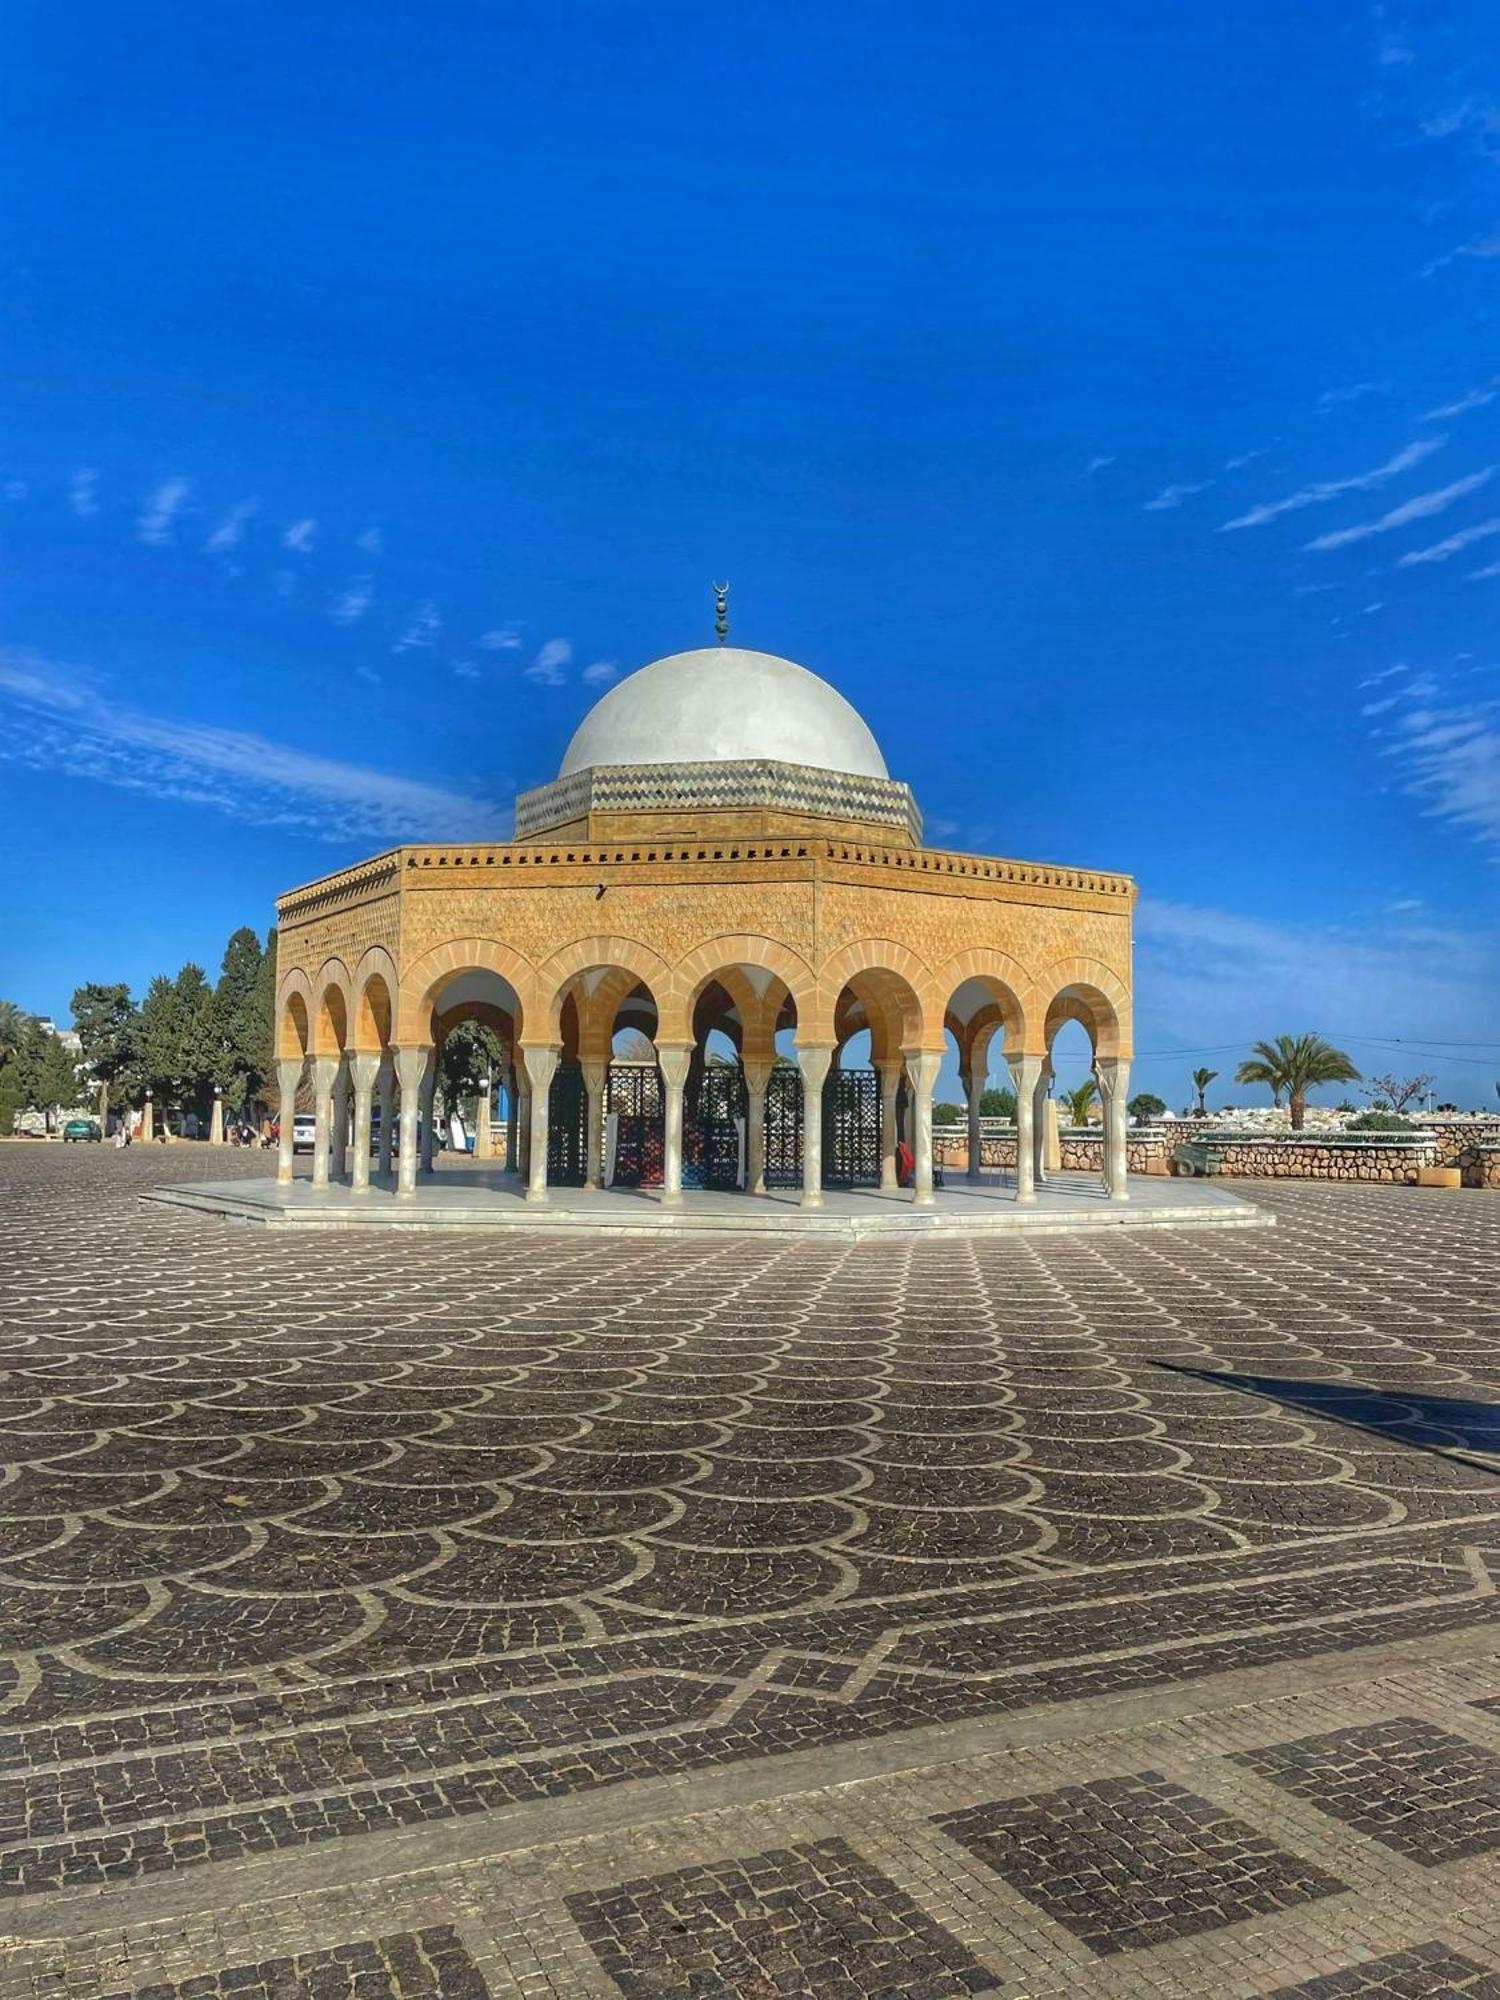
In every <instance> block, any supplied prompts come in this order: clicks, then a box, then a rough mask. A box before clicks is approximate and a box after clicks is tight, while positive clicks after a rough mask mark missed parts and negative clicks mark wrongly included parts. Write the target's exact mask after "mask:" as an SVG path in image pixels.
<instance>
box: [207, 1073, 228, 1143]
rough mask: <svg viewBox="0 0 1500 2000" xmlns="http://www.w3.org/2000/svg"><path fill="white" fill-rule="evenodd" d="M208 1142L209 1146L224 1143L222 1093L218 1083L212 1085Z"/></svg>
mask: <svg viewBox="0 0 1500 2000" xmlns="http://www.w3.org/2000/svg"><path fill="white" fill-rule="evenodd" d="M208 1143H209V1145H210V1146H222V1145H223V1143H224V1093H223V1091H222V1090H221V1089H220V1088H219V1086H218V1084H215V1085H214V1115H213V1117H212V1119H210V1121H209V1127H208Z"/></svg>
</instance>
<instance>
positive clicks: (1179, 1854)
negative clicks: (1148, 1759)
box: [937, 1771, 1345, 1955]
mask: <svg viewBox="0 0 1500 2000" xmlns="http://www.w3.org/2000/svg"><path fill="white" fill-rule="evenodd" d="M937 1824H938V1825H939V1826H940V1827H941V1828H942V1829H943V1831H944V1832H945V1833H947V1834H948V1835H949V1836H950V1837H951V1838H952V1839H954V1840H956V1841H958V1842H959V1843H960V1845H962V1846H964V1847H967V1848H969V1849H971V1850H972V1851H973V1852H974V1853H975V1854H977V1855H978V1856H979V1857H980V1859H981V1860H983V1861H984V1862H985V1863H987V1864H988V1866H989V1867H991V1868H993V1869H994V1870H995V1872H996V1873H997V1874H999V1875H1002V1876H1003V1877H1004V1878H1005V1880H1006V1881H1007V1882H1009V1883H1011V1884H1012V1885H1013V1886H1014V1887H1015V1888H1017V1889H1019V1890H1020V1891H1021V1893H1022V1894H1023V1895H1024V1896H1027V1897H1029V1898H1030V1900H1031V1901H1032V1902H1034V1903H1036V1904H1037V1905H1038V1906H1039V1907H1040V1908H1041V1909H1043V1910H1045V1911H1046V1913H1047V1915H1048V1916H1049V1917H1052V1918H1055V1919H1056V1921H1057V1922H1058V1923H1061V1924H1065V1925H1066V1926H1067V1927H1068V1929H1069V1930H1071V1931H1073V1932H1075V1933H1076V1934H1077V1936H1079V1937H1081V1938H1082V1939H1083V1941H1084V1943H1085V1944H1086V1945H1088V1946H1089V1948H1090V1949H1091V1950H1092V1951H1096V1952H1098V1953H1100V1954H1101V1955H1104V1954H1107V1953H1111V1952H1119V1951H1134V1950H1139V1949H1141V1948H1142V1947H1145V1946H1150V1945H1157V1944H1163V1943H1165V1942H1167V1941H1168V1940H1170V1939H1172V1938H1179V1937H1189V1936H1192V1935H1193V1934H1195V1933H1196V1932H1200V1931H1212V1930H1222V1929H1223V1928H1224V1927H1225V1926H1226V1925H1228V1924H1236V1923H1241V1922H1243V1921H1244V1920H1245V1919H1246V1918H1249V1917H1255V1916H1263V1915H1264V1914H1265V1913H1266V1912H1268V1911H1272V1910H1284V1909H1290V1908H1292V1907H1294V1906H1295V1905H1296V1904H1298V1903H1305V1902H1309V1901H1311V1900H1313V1899H1314V1898H1316V1897H1320V1896H1332V1895H1337V1894H1338V1893H1339V1892H1340V1891H1341V1890H1342V1889H1343V1888H1344V1887H1345V1885H1344V1883H1342V1882H1340V1881H1338V1880H1337V1879H1336V1878H1335V1877H1334V1876H1332V1875H1330V1874H1328V1873H1327V1872H1326V1871H1325V1870H1324V1869H1321V1868H1316V1867H1314V1866H1313V1865H1312V1864H1311V1863H1310V1862H1307V1861H1303V1860H1301V1859H1299V1858H1298V1857H1297V1856H1295V1855H1291V1854H1286V1853H1283V1852H1282V1851H1281V1850H1280V1849H1279V1848H1277V1847H1276V1846H1274V1845H1273V1843H1272V1842H1271V1841H1270V1840H1268V1839H1266V1837H1265V1836H1264V1835H1263V1834H1261V1833H1258V1832H1257V1831H1256V1830H1255V1828H1254V1827H1251V1826H1246V1825H1245V1824H1244V1823H1243V1822H1242V1821H1240V1820H1237V1819H1234V1818H1232V1817H1230V1816H1229V1815H1228V1814H1226V1813H1225V1812H1223V1811H1222V1810H1221V1809H1220V1808H1219V1807H1217V1806H1215V1805H1211V1804H1210V1803H1209V1802H1208V1800H1206V1799H1200V1798H1195V1797H1194V1796H1193V1795H1192V1793H1190V1792H1187V1791H1184V1790H1183V1789H1182V1787H1181V1786H1179V1785H1174V1784H1172V1783H1170V1782H1169V1781H1168V1780H1167V1779H1165V1778H1163V1777H1162V1776H1161V1774H1160V1773H1159V1772H1156V1771H1142V1772H1140V1773H1138V1774H1136V1775H1134V1776H1131V1777H1126V1778H1102V1779H1099V1780H1097V1781H1095V1782H1094V1783H1092V1784H1088V1785H1066V1786H1063V1787H1062V1788H1061V1789H1060V1790H1058V1791H1054V1792H1039V1793H1034V1794H1031V1795H1030V1796H1025V1797H1020V1798H1013V1799H1000V1800H996V1801H994V1802H993V1803H988V1804H984V1805H977V1806H971V1807H969V1808H968V1809H967V1810H966V1811H964V1812H959V1813H952V1814H948V1815H946V1816H944V1817H942V1818H940V1819H939V1820H938V1821H937Z"/></svg>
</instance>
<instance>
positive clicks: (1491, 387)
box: [1422, 375, 1500, 424]
mask: <svg viewBox="0 0 1500 2000" xmlns="http://www.w3.org/2000/svg"><path fill="white" fill-rule="evenodd" d="M1497 396H1500V375H1492V376H1491V377H1490V379H1489V381H1488V382H1481V383H1480V385H1479V387H1478V388H1477V389H1471V390H1470V391H1469V392H1468V394H1467V395H1466V396H1460V397H1459V398H1458V400H1457V401H1456V402H1453V403H1442V404H1440V405H1439V406H1438V408H1437V409H1435V410H1426V411H1424V412H1423V416H1422V421H1423V423H1424V424H1435V423H1443V422H1446V421H1447V419H1448V418H1449V417H1462V416H1466V415H1467V414H1468V412H1469V411H1470V410H1481V409H1483V408H1484V406H1485V404H1486V403H1493V402H1494V400H1495V398H1496V397H1497Z"/></svg>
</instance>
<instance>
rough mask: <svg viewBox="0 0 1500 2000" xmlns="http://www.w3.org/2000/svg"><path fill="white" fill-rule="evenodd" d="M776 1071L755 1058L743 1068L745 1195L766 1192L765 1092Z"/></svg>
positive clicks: (744, 1064)
mask: <svg viewBox="0 0 1500 2000" xmlns="http://www.w3.org/2000/svg"><path fill="white" fill-rule="evenodd" d="M775 1067H776V1065H775V1063H774V1062H771V1061H769V1060H767V1061H764V1062H757V1061H755V1059H754V1058H753V1057H752V1058H751V1060H750V1061H749V1062H741V1064H740V1068H741V1070H742V1071H743V1072H744V1077H745V1192H746V1194H764V1193H765V1191H766V1092H767V1090H768V1089H769V1088H770V1084H771V1072H772V1070H773V1069H774V1068H775Z"/></svg>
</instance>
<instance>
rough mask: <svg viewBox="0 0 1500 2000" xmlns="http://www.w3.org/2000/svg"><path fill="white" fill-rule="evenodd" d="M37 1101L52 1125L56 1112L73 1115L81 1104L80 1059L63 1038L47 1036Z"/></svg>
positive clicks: (38, 1080) (38, 1083)
mask: <svg viewBox="0 0 1500 2000" xmlns="http://www.w3.org/2000/svg"><path fill="white" fill-rule="evenodd" d="M37 1097H38V1100H39V1102H40V1107H41V1109H42V1110H43V1111H45V1112H46V1114H47V1118H48V1121H49V1123H50V1121H51V1118H52V1114H53V1113H54V1112H55V1111H72V1110H73V1109H74V1108H75V1106H76V1105H77V1103H78V1059H77V1057H76V1056H75V1055H74V1054H73V1053H72V1051H71V1050H70V1049H69V1048H68V1047H67V1045H66V1043H65V1042H64V1041H63V1039H62V1037H61V1035H48V1037H47V1046H46V1048H45V1049H44V1050H43V1052H42V1062H41V1071H40V1074H39V1076H38V1078H37Z"/></svg>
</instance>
